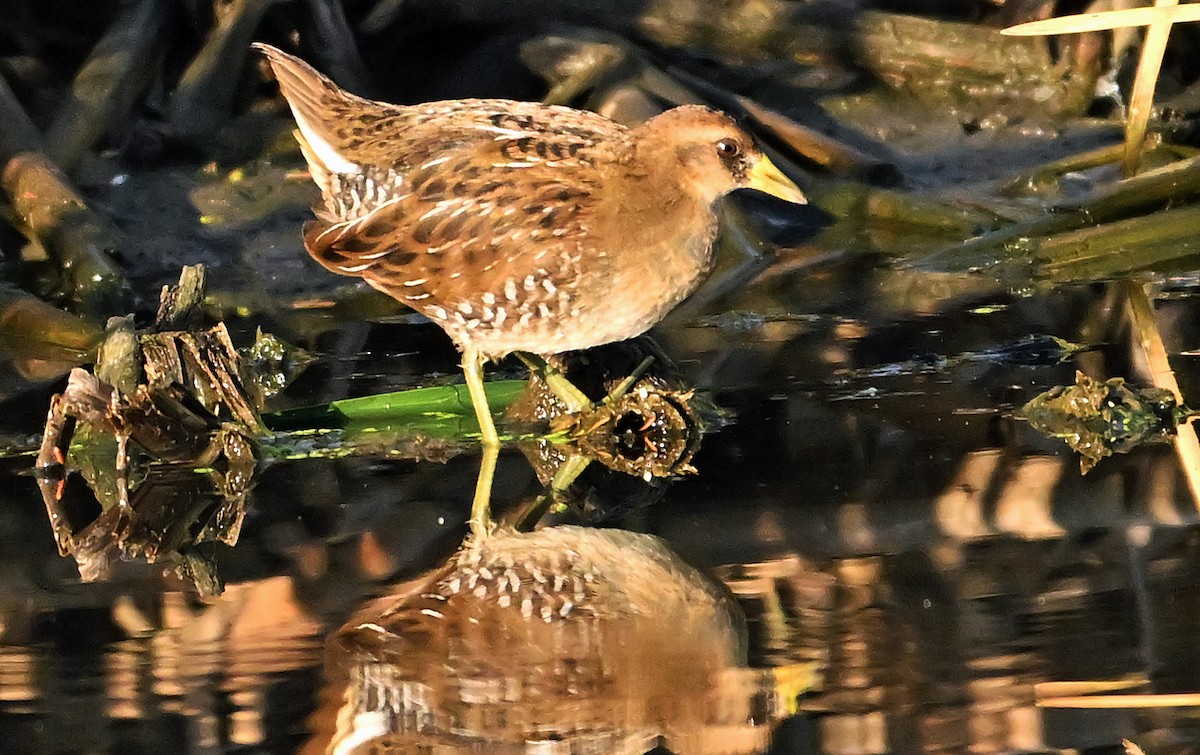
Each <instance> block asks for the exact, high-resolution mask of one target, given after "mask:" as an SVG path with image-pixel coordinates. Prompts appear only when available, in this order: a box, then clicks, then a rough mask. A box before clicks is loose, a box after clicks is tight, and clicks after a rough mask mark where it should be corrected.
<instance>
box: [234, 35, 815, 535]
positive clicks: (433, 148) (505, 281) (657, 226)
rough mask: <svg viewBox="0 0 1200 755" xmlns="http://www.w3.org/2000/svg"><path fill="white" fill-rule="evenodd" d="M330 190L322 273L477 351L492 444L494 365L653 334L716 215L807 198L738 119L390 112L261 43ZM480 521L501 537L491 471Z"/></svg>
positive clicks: (479, 110)
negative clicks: (752, 198) (735, 203)
mask: <svg viewBox="0 0 1200 755" xmlns="http://www.w3.org/2000/svg"><path fill="white" fill-rule="evenodd" d="M255 47H256V48H257V49H259V50H261V51H262V52H263V53H265V54H266V56H267V59H268V60H269V61H270V64H271V67H272V68H273V69H274V72H275V76H276V79H277V80H278V82H279V87H280V89H281V90H282V92H283V96H284V98H285V99H286V100H287V102H288V104H289V105H290V106H291V109H292V114H293V115H294V116H295V119H296V124H297V125H298V126H299V131H298V132H297V135H296V137H297V140H298V141H299V142H300V147H301V150H302V151H303V153H304V157H305V159H306V160H307V161H308V166H309V170H310V171H311V173H312V177H313V180H314V181H315V182H316V183H317V185H318V186H319V187H320V188H321V194H322V198H323V202H322V204H320V205H318V206H317V207H315V208H314V212H315V214H316V217H317V219H316V221H315V222H312V223H309V224H308V225H307V226H306V228H305V231H304V245H305V247H306V248H307V249H308V252H309V254H311V255H312V257H313V259H315V260H317V262H319V263H321V264H322V265H323V266H325V267H326V268H328V269H329V270H332V271H333V272H335V273H340V274H342V275H354V276H359V277H361V278H362V279H363V280H365V281H367V283H369V284H370V285H372V286H374V287H375V288H377V289H379V290H381V291H383V292H385V293H387V294H389V295H391V296H393V297H395V298H396V299H398V300H399V301H401V302H403V303H405V304H407V305H409V306H411V307H412V308H413V309H415V310H417V311H419V312H421V313H422V314H424V315H425V316H427V317H428V318H429V319H431V320H433V321H434V322H436V323H437V324H438V325H440V326H441V327H442V328H443V329H445V331H446V333H447V334H448V335H449V336H450V338H451V339H452V340H453V341H454V343H455V344H456V345H457V346H458V348H459V349H461V350H462V352H463V371H464V372H465V374H466V379H467V386H468V388H469V390H470V394H471V400H472V403H473V404H474V408H475V412H476V416H477V417H478V419H479V426H480V430H481V435H482V440H483V443H484V445H485V447H488V448H492V449H494V448H498V446H499V438H498V436H497V434H496V428H495V425H494V424H493V421H492V417H491V413H490V412H489V410H488V407H487V399H486V395H485V393H484V389H483V364H484V362H485V361H487V360H488V359H494V358H497V357H501V356H504V355H506V354H510V353H512V352H515V351H524V352H532V353H535V354H553V353H558V352H563V351H571V350H576V349H586V348H589V347H592V346H599V345H601V344H605V343H611V342H613V341H621V340H624V339H627V338H632V337H634V336H637V335H640V334H641V333H644V332H645V331H646V330H648V329H649V328H650V327H651V326H653V325H654V324H655V323H657V322H658V321H659V320H661V319H662V318H663V316H665V315H666V314H667V312H669V311H670V310H671V308H672V307H674V306H675V305H676V304H678V303H679V302H680V301H682V300H683V299H684V298H685V297H686V296H687V295H688V294H690V293H692V291H693V290H695V288H696V287H697V286H698V285H699V284H700V282H701V280H702V279H703V277H704V275H705V274H706V273H707V272H708V270H709V268H710V266H711V262H712V244H713V239H714V238H715V236H716V232H717V212H716V203H717V200H719V199H720V198H721V197H723V196H724V195H725V194H728V193H729V192H731V191H733V190H735V189H740V188H754V189H758V190H759V191H763V192H766V193H768V194H772V195H774V196H776V197H779V198H781V199H785V200H788V201H792V202H798V203H803V202H804V201H805V199H804V195H803V194H802V193H801V192H800V190H799V189H798V188H797V187H796V186H795V184H793V183H792V182H791V181H789V180H788V179H787V177H786V176H784V175H783V174H782V173H781V172H780V171H779V169H778V168H776V167H775V166H774V165H773V164H772V163H771V161H770V160H768V159H767V158H766V157H765V156H764V155H763V154H762V152H760V151H759V150H758V149H757V148H756V147H755V145H754V143H753V141H752V140H751V138H750V136H749V135H748V134H747V133H746V132H745V131H743V130H742V129H741V128H739V127H738V126H737V124H736V123H734V121H733V120H732V119H731V118H729V117H728V116H726V115H724V114H722V113H718V112H715V111H713V110H709V109H708V108H704V107H698V106H685V107H678V108H675V109H673V110H668V111H667V112H665V113H663V114H662V115H659V116H657V117H655V118H653V119H651V120H649V121H647V122H646V123H644V124H642V125H641V126H638V127H637V128H633V129H629V128H626V127H624V126H622V125H620V124H618V123H616V122H614V121H611V120H609V119H608V118H605V117H603V116H601V115H598V114H596V113H591V112H586V111H581V110H573V109H571V108H565V107H557V106H549V105H542V104H539V103H534V102H514V101H510V100H483V99H478V100H447V101H444V102H431V103H426V104H423V105H409V106H403V105H389V104H387V103H383V102H374V101H371V100H366V99H363V98H361V97H356V96H355V95H352V94H350V93H348V92H345V91H343V90H341V89H340V88H338V87H337V85H335V84H334V83H333V82H332V81H330V80H329V79H328V78H326V77H325V76H323V75H321V74H320V73H318V72H317V71H316V70H314V69H313V68H312V67H311V66H309V65H308V64H306V63H304V62H303V61H302V60H300V59H299V58H296V57H294V56H292V55H288V54H286V53H284V52H282V51H280V50H278V49H276V48H274V47H271V46H269V45H265V44H256V45H255ZM486 458H487V457H486V456H485V470H484V471H482V472H481V474H480V483H479V487H478V488H477V490H476V497H475V505H474V507H473V509H472V518H471V523H472V527H473V528H474V529H475V531H476V532H477V533H479V532H481V531H483V530H485V529H486V528H487V523H488V521H489V519H488V513H487V496H488V492H489V491H490V487H491V480H490V474H489V473H488V470H487V469H486V466H487V463H486Z"/></svg>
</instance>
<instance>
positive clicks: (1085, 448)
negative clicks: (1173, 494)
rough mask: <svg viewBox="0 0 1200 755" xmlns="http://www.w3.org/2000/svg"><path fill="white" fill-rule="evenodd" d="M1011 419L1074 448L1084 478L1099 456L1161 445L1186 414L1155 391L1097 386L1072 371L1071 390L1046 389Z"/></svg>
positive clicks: (1119, 382)
mask: <svg viewBox="0 0 1200 755" xmlns="http://www.w3.org/2000/svg"><path fill="white" fill-rule="evenodd" d="M1016 416H1017V417H1019V418H1021V419H1024V420H1027V421H1028V422H1029V424H1030V425H1032V426H1033V427H1034V428H1035V429H1037V430H1039V431H1041V432H1043V433H1046V434H1047V435H1053V436H1055V437H1057V438H1061V439H1062V440H1063V441H1065V442H1066V444H1067V445H1068V446H1070V447H1071V448H1073V449H1075V451H1077V452H1078V453H1079V455H1080V459H1079V466H1080V469H1081V470H1082V472H1083V473H1085V474H1086V473H1087V472H1088V471H1089V470H1090V469H1091V468H1092V467H1094V466H1095V465H1096V463H1097V462H1098V461H1100V460H1101V459H1103V458H1104V457H1105V456H1111V455H1112V454H1114V453H1122V454H1123V453H1128V452H1129V451H1131V450H1133V449H1134V448H1136V447H1137V446H1139V445H1141V444H1142V443H1148V442H1154V441H1165V440H1167V439H1168V438H1169V437H1170V436H1171V435H1173V434H1174V433H1175V428H1176V427H1177V426H1178V425H1179V424H1181V423H1182V422H1185V421H1186V420H1187V419H1188V418H1189V417H1191V416H1192V410H1191V409H1188V408H1187V407H1186V406H1181V405H1179V404H1178V403H1177V402H1176V401H1175V397H1174V395H1172V393H1171V392H1170V391H1166V390H1163V389H1161V388H1133V387H1130V386H1128V385H1126V384H1125V380H1124V379H1122V378H1111V379H1109V380H1104V381H1100V380H1094V379H1092V378H1090V377H1088V376H1087V375H1084V374H1083V373H1082V372H1076V373H1075V385H1069V386H1058V387H1055V388H1051V389H1050V390H1048V391H1046V392H1045V393H1043V394H1041V395H1039V396H1037V397H1035V398H1034V399H1033V400H1032V401H1030V402H1029V403H1027V404H1025V406H1023V407H1021V409H1020V410H1019V411H1018V412H1017V414H1016Z"/></svg>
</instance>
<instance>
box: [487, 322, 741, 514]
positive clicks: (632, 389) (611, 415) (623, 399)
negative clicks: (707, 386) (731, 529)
mask: <svg viewBox="0 0 1200 755" xmlns="http://www.w3.org/2000/svg"><path fill="white" fill-rule="evenodd" d="M647 354H649V356H647ZM557 359H559V360H562V363H563V368H562V369H563V373H564V374H565V376H566V377H567V378H568V379H569V380H571V381H577V386H578V388H579V389H580V390H581V391H582V392H583V394H585V395H584V396H583V400H584V402H585V403H589V402H590V398H591V397H603V398H602V400H600V401H598V402H596V403H594V404H591V405H590V406H588V407H587V408H584V409H581V410H578V411H574V412H572V411H570V409H569V408H568V407H567V406H566V404H564V403H563V401H562V400H561V399H560V398H558V397H557V396H556V395H555V394H554V392H552V391H551V390H550V389H549V388H548V387H547V384H546V382H545V381H544V378H543V377H541V376H539V374H538V373H539V371H543V370H538V369H533V370H531V373H530V390H529V391H528V392H527V393H526V394H525V395H524V396H522V397H521V398H519V399H518V400H517V401H516V402H514V404H513V406H512V407H510V409H509V411H508V416H509V418H510V419H511V420H515V421H518V422H521V421H532V422H537V423H543V422H545V423H548V424H549V426H550V433H549V435H548V436H547V437H545V438H543V439H541V440H538V441H535V442H531V443H526V444H523V446H522V449H523V450H524V451H525V455H526V456H527V457H528V458H529V460H530V463H531V464H532V465H533V467H534V470H535V471H536V472H537V474H538V477H539V479H541V481H542V482H543V484H547V485H549V486H550V491H549V493H550V499H551V500H550V501H543V503H554V504H556V505H557V504H564V503H567V502H569V501H574V502H577V503H578V504H579V506H580V509H581V511H582V513H584V514H585V515H586V516H587V517H588V518H589V519H592V520H595V519H604V518H606V517H607V516H609V515H611V514H614V513H616V512H617V510H624V509H627V508H629V507H631V506H639V505H644V504H645V503H648V501H642V500H640V498H644V497H646V496H648V495H649V496H651V497H655V496H654V495H653V494H651V493H648V492H647V491H645V490H643V491H641V492H640V493H639V492H638V491H636V490H632V489H630V486H629V485H623V484H621V483H620V481H619V479H611V480H609V481H608V482H607V483H605V484H604V485H596V486H595V487H592V486H590V485H589V484H588V483H585V482H582V481H580V484H578V485H575V483H576V481H577V480H579V478H580V476H581V475H582V474H583V473H584V471H585V469H587V468H588V467H589V465H590V464H591V462H592V461H598V462H600V465H603V467H605V468H606V469H608V470H611V471H613V472H616V473H618V474H617V475H616V478H621V477H625V476H626V475H628V476H629V477H635V478H640V479H641V480H643V481H645V482H654V481H655V480H662V479H665V478H670V477H674V476H677V475H683V474H690V473H693V472H695V469H694V468H693V467H692V465H691V461H692V458H693V457H694V456H695V454H696V451H697V450H698V449H699V447H700V440H701V438H702V436H703V435H704V433H705V432H706V431H708V430H711V429H714V428H716V427H719V426H720V425H721V423H722V421H723V418H722V416H721V414H720V411H719V410H718V409H717V408H716V407H715V406H714V405H713V404H712V403H711V402H709V401H708V400H707V399H706V398H704V397H703V396H700V395H697V394H696V393H695V391H693V390H691V389H684V388H682V387H681V386H680V384H679V379H678V376H677V375H676V374H675V373H676V370H675V367H674V366H673V365H672V364H671V363H670V361H669V360H667V359H666V357H665V356H663V355H662V354H661V353H660V352H658V350H657V349H656V348H655V347H653V345H652V344H650V343H649V342H644V341H634V342H628V343H624V344H618V345H615V346H611V347H604V348H603V349H598V350H595V351H593V352H584V353H581V354H574V355H571V356H568V357H558V358H557ZM548 369H550V370H551V371H553V370H555V369H556V368H548ZM639 485H640V483H639ZM572 486H574V489H573V490H571V492H568V490H569V489H571V488H572ZM641 487H645V486H641ZM601 488H603V489H605V490H608V489H609V488H611V489H612V490H613V491H614V492H615V491H620V492H619V493H617V497H618V498H619V499H620V500H619V501H614V502H606V501H602V500H599V499H598V498H596V497H595V496H597V495H600V489H601ZM533 513H536V512H533Z"/></svg>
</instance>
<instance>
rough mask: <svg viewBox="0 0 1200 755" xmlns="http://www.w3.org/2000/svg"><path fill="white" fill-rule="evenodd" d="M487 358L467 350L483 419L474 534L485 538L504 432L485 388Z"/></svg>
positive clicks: (470, 382) (467, 369)
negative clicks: (501, 432) (495, 420)
mask: <svg viewBox="0 0 1200 755" xmlns="http://www.w3.org/2000/svg"><path fill="white" fill-rule="evenodd" d="M486 361H487V359H486V358H485V357H484V356H483V354H480V353H479V352H478V351H476V350H475V349H467V350H466V351H464V352H463V362H462V368H463V374H464V375H466V378H467V391H468V392H469V393H470V394H471V406H473V407H474V408H475V419H476V420H478V421H479V441H480V442H481V443H482V444H483V455H482V456H481V457H480V460H479V479H478V480H476V482H475V498H474V500H473V501H472V502H471V533H472V534H473V535H474V536H475V537H476V538H479V537H485V536H487V535H488V534H489V533H490V532H491V531H492V510H491V500H492V478H493V477H494V476H495V474H496V459H498V458H499V456H500V435H499V434H498V433H497V432H496V423H495V422H494V421H493V420H492V410H491V409H490V408H489V407H488V401H487V393H486V392H485V391H484V389H483V363H484V362H486Z"/></svg>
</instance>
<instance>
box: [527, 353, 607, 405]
mask: <svg viewBox="0 0 1200 755" xmlns="http://www.w3.org/2000/svg"><path fill="white" fill-rule="evenodd" d="M517 359H520V360H521V361H522V362H523V363H524V364H525V366H526V367H528V368H529V371H530V372H532V373H534V374H535V375H537V376H538V377H540V378H541V379H542V382H544V383H545V384H546V387H547V388H549V389H550V392H551V393H553V394H554V395H555V396H557V397H558V400H559V401H561V402H563V404H565V405H566V407H567V413H569V414H579V413H580V412H585V411H587V410H589V409H591V408H592V407H593V406H594V405H593V404H592V400H591V399H589V398H588V397H587V396H585V395H583V391H581V390H579V389H578V388H576V387H575V384H574V383H572V382H571V381H570V380H568V379H567V376H566V375H564V374H562V370H560V369H558V368H557V367H555V366H554V365H552V364H550V363H549V362H547V361H546V360H545V359H543V358H541V357H534V356H533V355H531V354H525V353H523V352H520V351H518V352H517Z"/></svg>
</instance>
